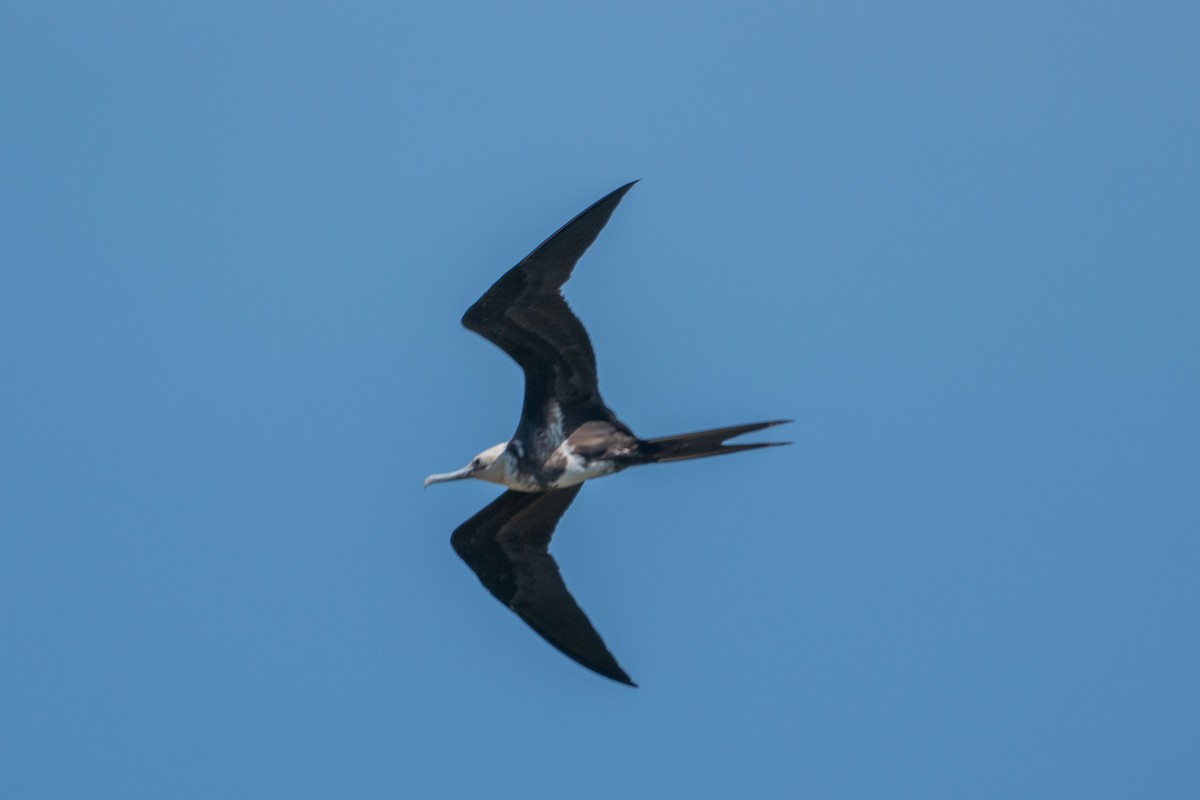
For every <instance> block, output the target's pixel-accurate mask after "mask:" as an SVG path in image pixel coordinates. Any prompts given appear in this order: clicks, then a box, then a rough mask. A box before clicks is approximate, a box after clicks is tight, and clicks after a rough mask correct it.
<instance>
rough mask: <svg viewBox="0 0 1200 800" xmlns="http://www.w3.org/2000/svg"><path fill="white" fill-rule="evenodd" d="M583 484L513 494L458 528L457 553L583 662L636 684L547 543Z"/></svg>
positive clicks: (524, 616)
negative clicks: (566, 580) (580, 602)
mask: <svg viewBox="0 0 1200 800" xmlns="http://www.w3.org/2000/svg"><path fill="white" fill-rule="evenodd" d="M582 486H583V485H582V484H579V485H577V486H572V487H570V488H567V489H558V490H555V491H550V492H515V491H511V490H510V491H507V492H505V493H504V494H502V495H500V497H498V498H496V500H494V501H492V503H490V504H489V505H488V506H486V507H485V508H484V509H483V510H482V511H480V512H479V513H478V514H476V515H475V516H473V517H471V518H470V519H469V520H467V521H466V522H464V523H463V524H462V525H459V526H458V528H457V530H455V531H454V534H453V535H452V536H451V537H450V544H452V545H453V546H454V550H455V552H457V553H458V555H459V556H460V557H461V558H462V560H463V561H465V562H467V566H469V567H470V568H471V569H472V570H474V572H475V574H476V575H477V576H479V580H480V581H481V582H482V583H483V585H484V586H486V587H487V589H488V591H490V592H491V593H492V594H493V595H495V596H496V598H497V599H498V600H499V601H500V602H501V603H504V605H506V606H508V607H509V608H510V609H512V610H513V611H515V612H516V613H517V615H518V616H519V617H520V618H521V619H523V620H525V622H526V623H528V624H529V627H531V628H533V629H534V630H535V631H537V632H538V633H539V634H540V635H541V636H542V638H544V639H545V640H546V641H547V642H549V643H550V644H552V645H554V646H555V647H557V648H558V649H559V650H561V651H562V652H563V653H565V654H566V655H567V656H569V657H571V658H573V659H575V661H577V662H579V663H580V664H582V665H583V666H585V667H587V668H588V669H590V670H593V671H594V672H598V673H599V674H601V675H603V676H604V677H606V678H612V679H613V680H614V681H619V682H621V683H626V684H629V685H630V686H636V684H635V683H634V682H633V681H631V680H630V679H629V676H628V675H626V674H625V671H624V670H623V669H621V667H620V665H619V664H617V660H616V659H615V658H613V655H612V653H610V652H608V648H607V647H605V646H604V642H603V640H601V638H600V634H598V633H596V629H595V628H593V627H592V623H591V622H589V621H588V618H587V616H586V615H585V614H584V613H583V609H581V608H580V607H579V605H578V604H577V603H576V602H575V599H574V598H573V597H571V593H570V592H568V591H567V587H566V584H564V583H563V579H562V576H561V575H560V574H559V571H558V564H556V563H555V562H554V558H553V557H551V555H550V553H549V551H548V548H549V546H550V537H551V536H553V535H554V528H555V527H556V526H557V525H558V521H559V519H561V518H562V515H563V514H564V513H566V511H567V507H568V506H570V505H571V501H572V500H574V499H575V495H577V494H579V490H580V489H581V488H582Z"/></svg>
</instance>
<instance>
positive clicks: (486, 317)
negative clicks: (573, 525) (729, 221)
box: [425, 181, 791, 686]
mask: <svg viewBox="0 0 1200 800" xmlns="http://www.w3.org/2000/svg"><path fill="white" fill-rule="evenodd" d="M634 183H637V181H633V182H632V183H627V184H626V185H624V186H622V187H621V188H619V189H617V190H615V191H613V192H611V193H609V194H608V195H606V196H605V197H602V198H601V199H600V200H598V201H596V203H594V204H593V205H592V206H590V207H589V208H587V209H586V210H584V211H583V212H582V213H581V214H579V216H577V217H575V218H574V219H573V220H571V221H570V222H568V223H567V224H566V225H564V226H563V227H562V228H560V229H559V230H558V232H557V233H555V234H554V235H553V236H551V237H550V238H549V239H547V240H546V241H544V242H542V244H541V245H539V246H538V248H537V249H536V250H534V251H533V252H532V253H530V254H529V255H528V256H526V257H525V258H524V260H522V261H521V263H519V264H517V265H516V266H515V267H513V268H512V269H510V270H509V271H508V272H506V273H505V274H504V275H502V276H501V277H500V279H499V280H498V281H496V282H495V283H494V284H493V285H492V287H491V288H490V289H488V290H487V291H486V292H484V294H483V296H482V297H480V298H479V300H477V301H476V302H475V305H473V306H471V307H470V308H469V309H467V313H466V314H465V315H463V318H462V324H463V326H464V327H466V328H467V330H470V331H474V332H475V333H478V334H479V335H480V336H482V337H484V338H485V339H487V340H488V341H490V342H492V343H493V344H495V345H496V346H497V347H499V348H500V349H501V350H503V351H504V352H506V353H508V355H509V356H511V357H512V358H513V360H514V361H516V362H517V364H519V365H520V367H521V369H522V370H523V371H524V373H525V401H524V405H523V406H522V408H521V419H520V421H519V422H518V423H517V430H516V432H515V433H514V434H513V435H512V438H511V439H509V440H508V441H506V442H501V443H500V444H498V445H496V446H495V447H491V448H488V449H487V450H484V451H483V452H482V453H480V454H479V455H477V456H475V458H473V459H471V462H470V463H469V464H467V465H466V466H465V467H463V468H462V469H459V470H456V471H454V472H447V473H442V474H437V475H430V476H429V477H428V478H426V479H425V486H426V487H428V486H430V485H431V484H434V483H441V482H443V481H454V480H460V479H462V478H475V479H478V480H483V481H490V482H492V483H499V484H502V485H504V486H506V487H507V488H508V491H506V492H505V493H504V494H502V495H500V497H498V498H496V500H494V501H493V502H492V503H490V504H489V505H488V506H486V507H485V508H484V509H483V510H482V511H480V512H479V513H478V514H476V515H475V516H473V517H471V518H470V519H469V520H467V521H466V522H464V523H463V524H462V525H459V526H458V528H457V529H456V530H455V531H454V533H453V535H452V536H451V537H450V543H451V544H452V545H453V546H454V550H455V552H457V553H458V555H459V556H460V557H461V558H462V559H463V561H465V562H466V563H467V566H469V567H470V568H471V569H472V570H473V571H474V572H475V574H476V575H477V576H478V577H479V580H480V582H482V583H483V585H484V586H485V587H486V588H487V590H488V591H490V592H491V593H492V594H493V595H495V596H496V598H497V599H498V600H499V601H500V602H501V603H503V604H504V605H505V606H507V607H508V608H510V609H512V610H513V611H514V612H516V614H517V615H518V616H519V617H521V619H523V620H525V622H526V623H527V624H528V625H529V626H530V627H531V628H533V629H534V630H535V631H537V633H538V634H540V635H541V636H542V637H543V638H544V639H545V640H546V641H547V642H549V643H550V644H552V645H554V646H555V647H556V648H558V649H559V650H560V651H562V652H563V653H564V654H565V655H567V656H568V657H570V658H572V659H574V660H575V661H577V662H578V663H580V664H582V665H583V666H585V667H587V668H588V669H590V670H593V671H594V672H597V673H599V674H600V675H603V676H604V677H606V678H611V679H612V680H614V681H618V682H620V683H624V684H628V685H629V686H636V685H637V684H635V683H634V682H633V681H632V680H630V679H629V676H628V675H627V674H625V670H623V669H621V667H620V665H619V664H617V660H616V659H615V658H613V655H612V653H610V652H609V651H608V648H607V647H606V646H605V644H604V641H603V640H602V639H601V638H600V634H598V633H597V632H596V629H595V628H594V627H592V623H591V622H589V621H588V618H587V616H586V615H585V614H584V613H583V609H581V608H580V607H579V605H578V604H577V603H576V602H575V599H574V598H573V597H571V593H570V592H569V591H567V586H566V584H565V583H563V579H562V576H561V575H560V574H559V570H558V564H557V563H555V561H554V558H553V557H552V556H551V555H550V553H549V546H550V537H551V536H553V535H554V529H555V528H556V527H557V526H558V521H559V520H560V519H561V518H562V516H563V514H565V513H566V511H567V508H568V507H569V506H570V505H571V501H573V500H574V499H575V496H576V495H577V494H579V490H580V489H581V488H583V483H584V481H587V480H591V479H592V478H599V477H602V476H604V475H612V474H613V473H615V472H620V471H621V470H623V469H627V468H628V467H634V466H639V465H641V464H657V463H662V462H667V461H686V460H688V459H692V458H705V457H707V456H716V455H724V454H725V453H737V452H740V451H742V450H755V449H757V448H760V447H771V446H775V445H781V444H788V443H787V442H755V443H750V444H726V443H725V442H726V441H727V440H729V439H732V438H733V437H735V436H740V435H742V434H744V433H751V432H752V431H758V430H762V429H763V428H769V427H771V426H772V425H779V424H782V423H784V422H790V421H791V420H773V421H771V422H756V423H752V424H749V425H734V426H732V427H728V428H716V429H714V430H707V431H700V432H698V433H684V434H679V435H676V436H665V437H662V438H658V439H641V438H639V437H638V436H636V435H634V433H633V431H631V430H630V429H629V427H628V426H627V425H625V424H624V423H623V422H621V421H620V420H619V419H617V415H616V414H614V413H613V411H612V409H610V408H609V407H608V406H607V405H605V404H604V400H602V399H601V397H600V387H599V385H598V383H597V380H596V356H595V354H594V353H593V351H592V343H591V341H590V340H589V339H588V335H587V331H585V330H584V328H583V324H582V323H581V322H580V321H579V318H578V317H576V316H575V314H574V313H572V311H571V309H570V307H569V306H568V305H567V302H566V300H564V299H563V296H562V291H561V290H562V286H563V284H564V283H566V282H567V279H568V278H570V277H571V271H572V270H573V269H574V268H575V263H576V262H577V261H579V258H580V256H582V255H583V253H584V251H585V250H587V249H588V247H590V246H591V244H592V242H594V241H595V240H596V237H597V236H599V235H600V231H601V230H602V229H603V228H604V226H605V224H606V223H607V222H608V219H609V217H611V216H612V213H613V210H614V209H615V208H616V207H617V204H618V203H620V202H621V198H622V197H624V196H625V193H626V192H628V191H629V190H630V188H632V186H633V184H634Z"/></svg>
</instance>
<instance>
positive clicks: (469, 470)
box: [425, 442, 508, 488]
mask: <svg viewBox="0 0 1200 800" xmlns="http://www.w3.org/2000/svg"><path fill="white" fill-rule="evenodd" d="M506 447H508V442H501V443H500V444H498V445H496V446H495V447H489V448H488V449H487V450H484V451H483V452H482V453H480V454H479V455H477V456H475V457H474V458H472V459H471V463H470V464H467V465H466V466H465V467H463V468H462V469H457V470H455V471H454V472H443V473H440V474H437V475H430V476H429V477H428V478H426V479H425V488H429V486H430V484H434V483H442V482H443V481H457V480H461V479H463V478H475V479H477V480H481V481H491V482H492V483H504V476H505V474H506V472H507V469H506V467H507V463H506V460H505V459H504V458H501V456H503V455H504V449H505V448H506Z"/></svg>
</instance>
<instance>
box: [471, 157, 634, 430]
mask: <svg viewBox="0 0 1200 800" xmlns="http://www.w3.org/2000/svg"><path fill="white" fill-rule="evenodd" d="M636 182H637V181H634V182H633V183H636ZM633 183H627V184H625V185H624V186H622V187H621V188H620V189H617V190H616V191H614V192H611V193H610V194H608V195H606V196H605V197H603V198H601V199H600V200H598V201H597V202H596V203H594V204H593V205H592V206H591V207H589V208H588V209H587V210H585V211H584V212H583V213H581V214H580V215H579V216H577V217H575V219H573V220H571V221H570V222H568V223H567V224H566V225H564V226H562V228H560V229H559V230H558V232H557V233H555V234H554V235H553V236H551V237H550V238H549V239H547V240H546V241H544V242H542V244H541V245H539V246H538V248H537V249H536V250H534V251H533V252H532V253H530V254H529V255H527V256H526V257H525V258H524V260H522V261H521V263H519V264H517V265H516V266H515V267H513V268H512V269H510V270H509V271H508V272H506V273H504V275H503V276H501V278H500V280H498V281H496V282H495V283H494V284H493V285H492V287H491V288H490V289H488V290H487V291H486V292H485V293H484V295H483V296H482V297H480V298H479V300H477V301H476V302H475V305H473V306H471V307H470V308H469V309H467V313H466V314H464V315H463V319H462V323H463V325H464V326H465V327H466V328H467V329H468V330H472V331H474V332H475V333H478V334H479V335H480V336H483V337H484V338H485V339H487V340H489V341H491V342H492V343H494V344H495V345H497V346H498V347H500V348H501V349H502V350H504V352H506V353H508V354H509V355H510V356H512V358H513V360H515V361H516V362H517V363H518V364H520V365H521V368H522V369H523V370H524V371H525V406H524V408H523V409H522V412H521V422H522V426H527V425H533V426H538V427H540V425H543V424H544V423H545V420H544V419H543V418H542V415H544V414H545V413H546V412H545V408H544V406H545V403H546V401H547V400H550V399H556V400H557V401H558V402H559V405H560V406H561V407H562V408H561V410H562V411H563V413H564V414H565V415H567V416H568V417H571V416H574V415H582V417H583V419H582V420H579V421H583V420H586V419H595V418H608V417H609V416H611V412H609V411H608V409H607V408H606V407H605V406H604V402H603V401H602V400H601V399H600V389H599V386H598V383H597V379H596V355H595V353H594V352H593V351H592V343H591V341H590V340H589V339H588V335H587V331H586V330H584V328H583V323H581V322H580V321H579V318H578V317H576V316H575V314H574V313H572V311H571V309H570V307H569V306H568V305H567V301H566V300H564V299H563V296H562V292H561V289H562V286H563V284H564V283H566V282H567V279H568V278H569V277H571V271H572V270H573V269H574V268H575V264H576V262H577V261H579V258H580V256H582V255H583V253H584V251H585V250H587V249H588V247H590V246H591V244H592V242H594V241H596V237H597V236H599V235H600V231H601V230H603V228H604V226H605V224H606V223H607V222H608V219H609V217H611V216H612V213H613V210H614V209H616V207H617V204H618V203H620V202H621V198H622V197H624V196H625V193H626V192H628V191H629V189H630V188H631V187H632V186H633ZM572 421H574V420H568V422H572Z"/></svg>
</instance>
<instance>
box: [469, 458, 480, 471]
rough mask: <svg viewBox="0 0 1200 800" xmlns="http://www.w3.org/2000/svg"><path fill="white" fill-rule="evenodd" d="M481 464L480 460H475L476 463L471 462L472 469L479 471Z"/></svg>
mask: <svg viewBox="0 0 1200 800" xmlns="http://www.w3.org/2000/svg"><path fill="white" fill-rule="evenodd" d="M480 463H481V462H480V461H479V459H478V458H477V459H475V460H474V461H472V462H471V469H479V465H480Z"/></svg>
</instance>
